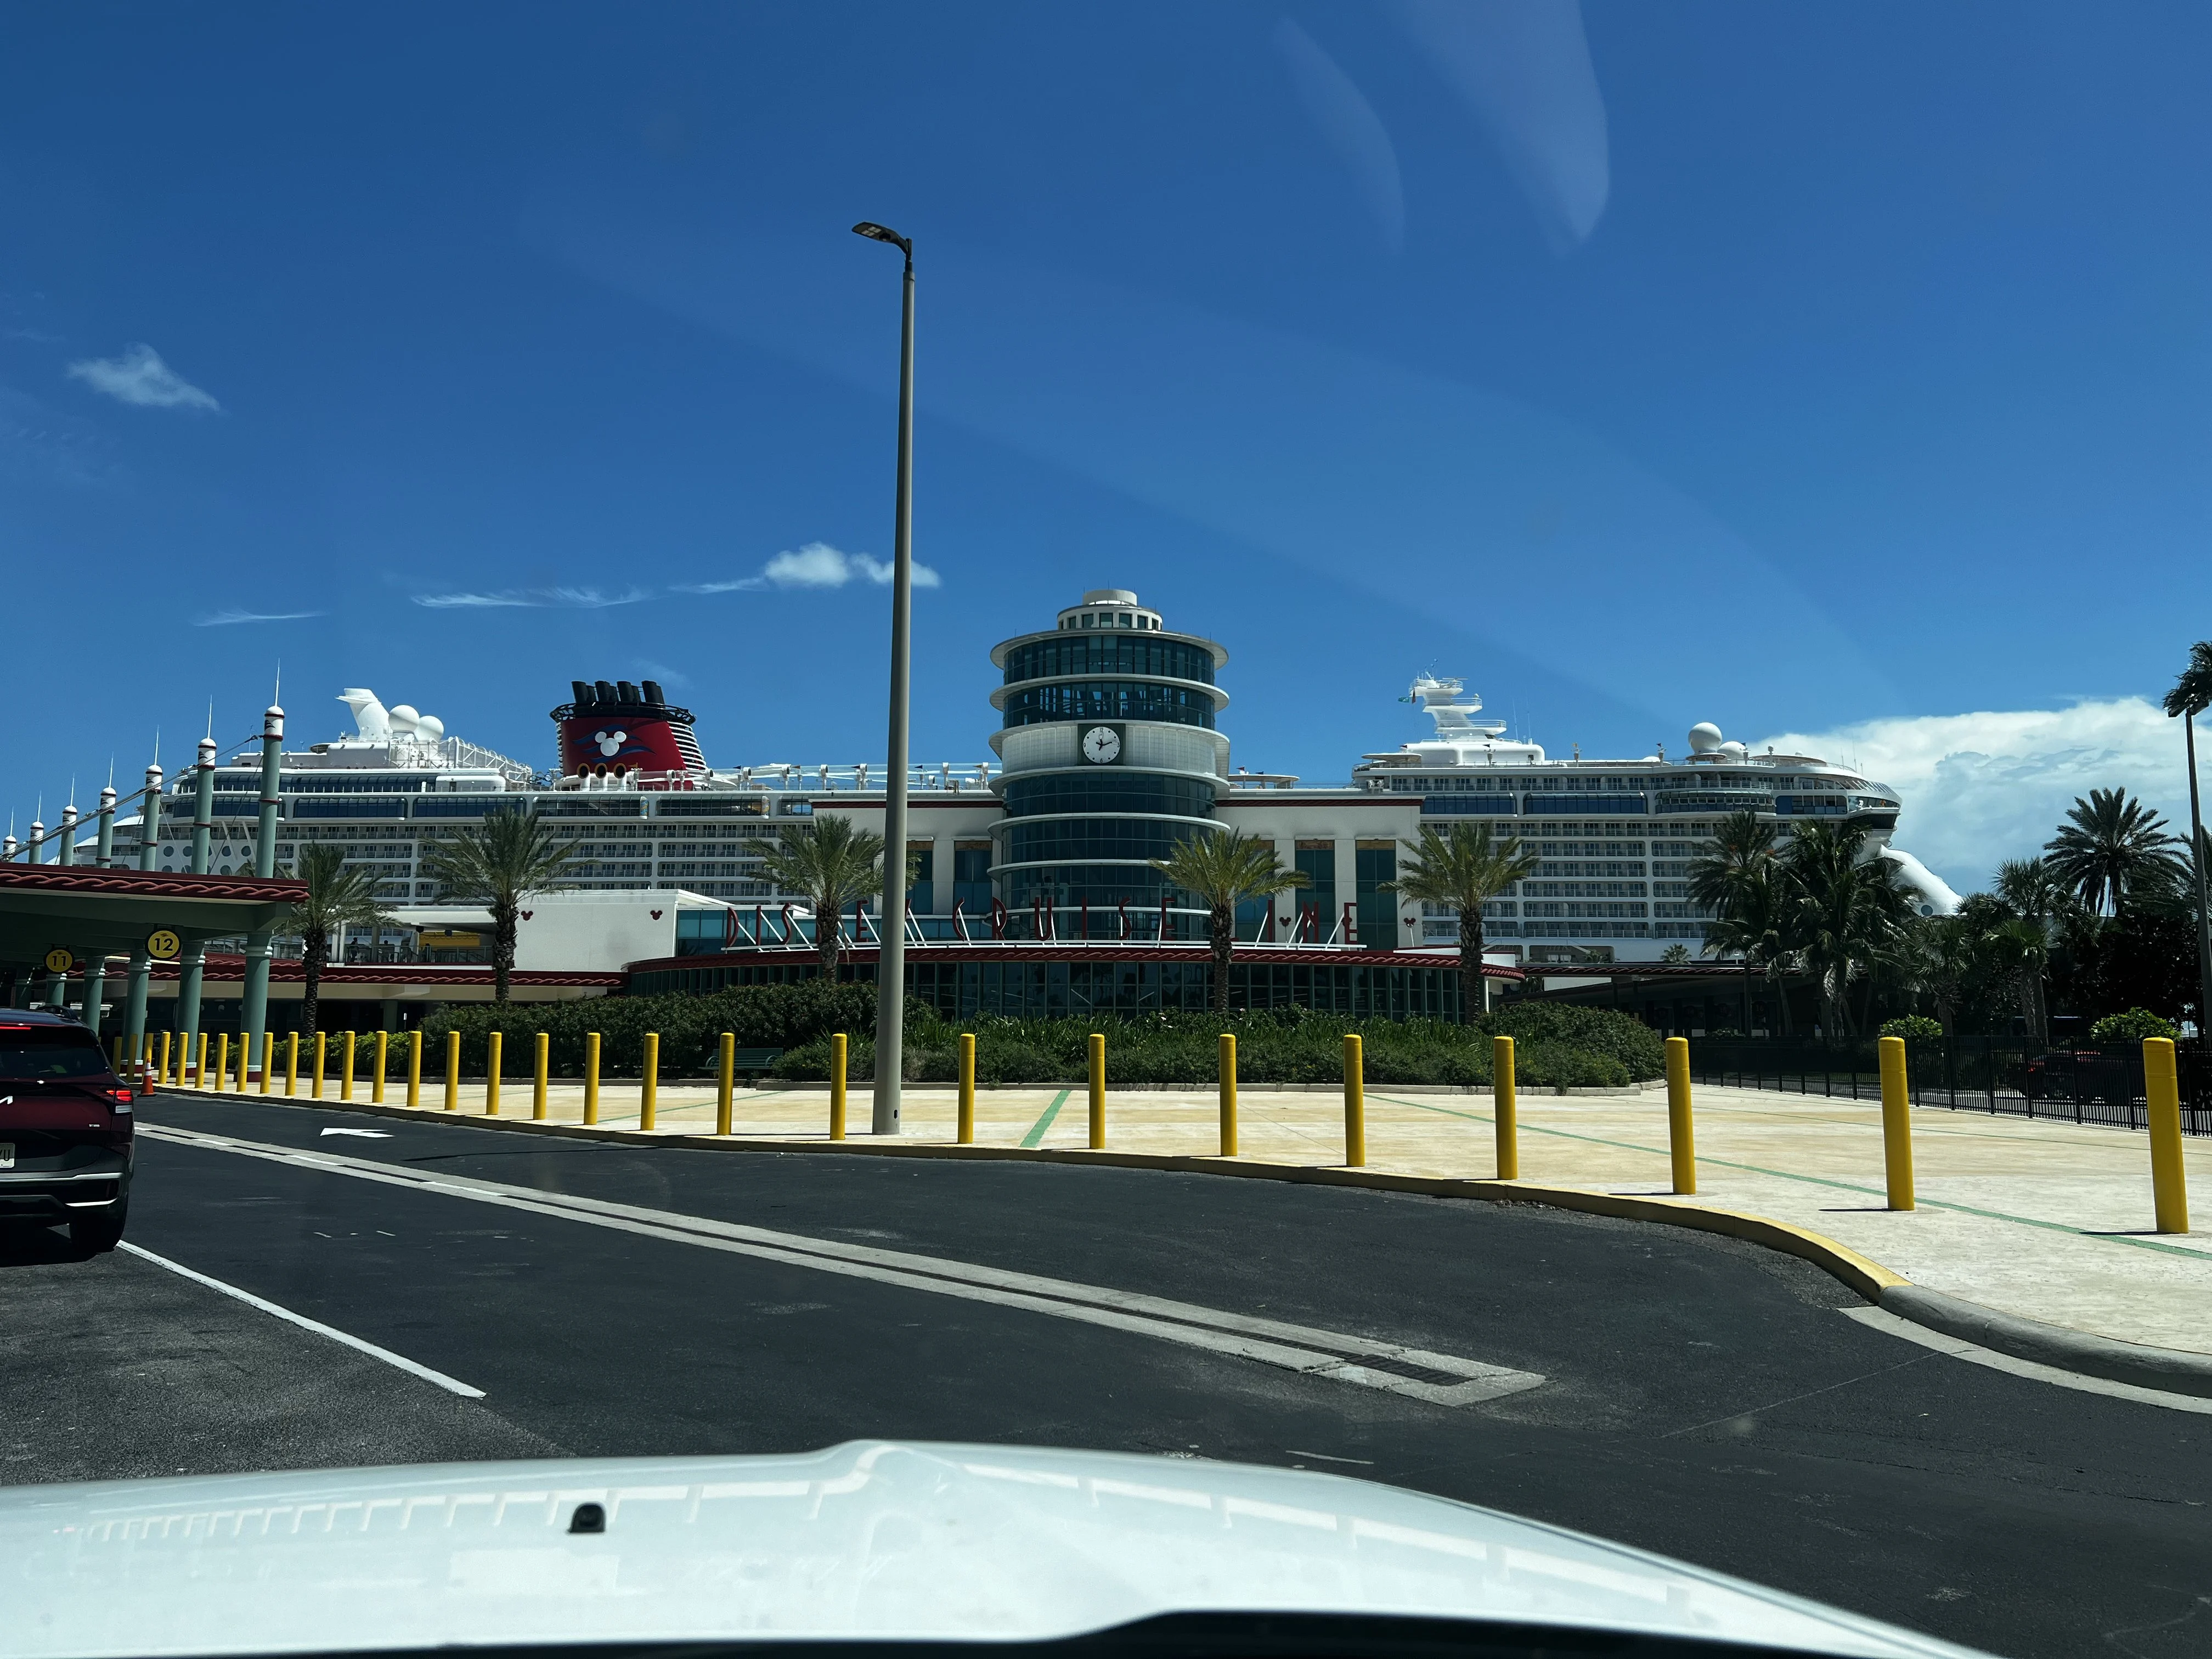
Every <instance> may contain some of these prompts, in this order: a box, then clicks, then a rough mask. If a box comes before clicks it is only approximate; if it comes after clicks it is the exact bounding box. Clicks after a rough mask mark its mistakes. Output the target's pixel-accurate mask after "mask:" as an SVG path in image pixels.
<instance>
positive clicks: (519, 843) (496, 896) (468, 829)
mask: <svg viewBox="0 0 2212 1659" xmlns="http://www.w3.org/2000/svg"><path fill="white" fill-rule="evenodd" d="M574 857H575V854H574V849H573V848H569V847H568V846H565V845H563V844H562V842H560V841H559V840H558V839H557V838H556V830H555V829H554V828H553V826H552V825H550V824H549V823H546V822H545V821H544V819H542V818H541V817H538V809H537V808H536V807H535V806H533V807H532V808H531V809H530V810H529V811H513V810H507V811H495V812H489V813H487V814H486V815H485V817H484V820H483V823H480V824H476V825H471V826H465V827H463V828H459V829H455V830H453V833H452V834H450V835H448V836H446V837H445V838H444V839H443V840H441V841H440V842H437V843H435V845H434V846H432V848H430V850H429V853H428V855H427V856H426V857H425V858H424V860H423V861H422V865H423V869H424V870H425V872H427V873H428V875H429V876H430V877H431V878H432V879H434V880H435V881H437V882H438V883H439V884H441V886H442V887H443V888H444V890H445V891H446V893H447V895H448V896H452V897H455V898H480V899H483V900H486V901H487V902H489V905H490V907H491V982H492V998H493V1000H495V1001H498V1002H505V1001H506V1000H507V991H508V988H509V987H510V985H511V984H512V982H513V976H514V935H515V933H516V930H517V929H518V928H519V927H520V925H521V920H522V906H523V902H524V901H525V900H526V899H527V898H529V897H530V896H531V895H532V894H533V893H539V892H543V891H544V890H546V889H547V888H549V887H551V886H552V885H554V884H556V882H558V881H559V880H560V879H561V878H562V875H563V874H564V873H565V872H566V871H567V870H568V865H569V863H570V861H571V860H573V859H574Z"/></svg>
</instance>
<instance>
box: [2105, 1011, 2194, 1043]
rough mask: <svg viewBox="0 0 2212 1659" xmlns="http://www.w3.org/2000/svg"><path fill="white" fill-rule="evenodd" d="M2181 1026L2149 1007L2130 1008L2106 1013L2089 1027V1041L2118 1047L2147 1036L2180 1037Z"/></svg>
mask: <svg viewBox="0 0 2212 1659" xmlns="http://www.w3.org/2000/svg"><path fill="white" fill-rule="evenodd" d="M2180 1035H2181V1030H2180V1028H2179V1026H2177V1025H2176V1024H2174V1023H2173V1022H2172V1020H2170V1019H2166V1018H2162V1017H2161V1016H2160V1015H2157V1014H2154V1013H2153V1012H2151V1011H2150V1010H2149V1009H2148V1008H2130V1009H2129V1010H2128V1011H2127V1012H2125V1013H2124V1014H2106V1016H2105V1017H2104V1018H2102V1019H2100V1020H2099V1021H2098V1022H2097V1023H2096V1024H2094V1025H2092V1026H2091V1027H2090V1028H2089V1041H2090V1042H2093V1043H2095V1044H2096V1045H2097V1046H2098V1047H2099V1048H2106V1047H2108V1046H2109V1047H2112V1048H2118V1047H2119V1046H2120V1045H2121V1044H2123V1043H2128V1042H2142V1040H2143V1039H2144V1038H2145V1037H2178V1036H2180Z"/></svg>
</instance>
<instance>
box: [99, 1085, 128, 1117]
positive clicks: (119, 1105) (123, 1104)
mask: <svg viewBox="0 0 2212 1659" xmlns="http://www.w3.org/2000/svg"><path fill="white" fill-rule="evenodd" d="M100 1092H101V1093H102V1094H104V1095H106V1097H108V1098H109V1099H110V1100H112V1101H113V1102H114V1103H115V1104H114V1105H113V1107H112V1108H111V1110H113V1111H118V1112H127V1111H129V1110H130V1109H131V1091H130V1090H128V1089H103V1090H101V1091H100Z"/></svg>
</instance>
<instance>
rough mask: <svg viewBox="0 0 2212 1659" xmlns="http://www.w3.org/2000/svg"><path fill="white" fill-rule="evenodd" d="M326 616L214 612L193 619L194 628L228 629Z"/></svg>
mask: <svg viewBox="0 0 2212 1659" xmlns="http://www.w3.org/2000/svg"><path fill="white" fill-rule="evenodd" d="M325 614H327V613H326V612H324V611H212V612H210V614H208V615H207V616H204V617H195V618H194V619H193V621H192V626H193V627H195V628H229V627H231V626H233V625H234V624H235V623H260V622H306V621H307V619H308V618H309V617H320V616H324V615H325Z"/></svg>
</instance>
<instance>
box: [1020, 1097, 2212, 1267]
mask: <svg viewBox="0 0 2212 1659" xmlns="http://www.w3.org/2000/svg"><path fill="white" fill-rule="evenodd" d="M1374 1098H1375V1099H1376V1100H1387V1101H1389V1103H1391V1104H1392V1105H1393V1106H1411V1107H1413V1108H1415V1109H1418V1110H1420V1111H1424V1112H1442V1113H1443V1115H1445V1116H1446V1117H1463V1118H1467V1119H1468V1120H1470V1121H1474V1122H1476V1123H1489V1122H1492V1121H1494V1120H1492V1118H1490V1117H1488V1116H1486V1115H1484V1114H1483V1113H1480V1112H1455V1111H1454V1110H1453V1109H1451V1108H1450V1107H1449V1106H1431V1105H1430V1104H1429V1103H1427V1102H1425V1101H1419V1100H1400V1099H1397V1098H1396V1097H1394V1096H1390V1095H1376V1096H1374ZM1521 1127H1522V1128H1523V1129H1525V1130H1527V1131H1528V1133H1531V1134H1540V1135H1552V1136H1553V1137H1555V1138H1557V1139H1560V1140H1580V1141H1586V1142H1588V1143H1589V1145H1590V1146H1614V1147H1618V1148H1620V1150H1621V1151H1623V1152H1649V1153H1650V1154H1651V1156H1652V1157H1654V1158H1665V1157H1666V1156H1667V1155H1668V1154H1667V1153H1666V1152H1664V1151H1662V1149H1660V1148H1659V1147H1656V1146H1638V1145H1637V1144H1636V1143H1635V1142H1634V1141H1632V1140H1607V1139H1605V1138H1604V1137H1603V1136H1601V1135H1578V1134H1576V1133H1573V1132H1572V1131H1571V1130H1568V1129H1546V1128H1541V1127H1538V1126H1537V1125H1535V1124H1533V1123H1524V1124H1522V1126H1521ZM1027 1144H1028V1143H1026V1142H1024V1145H1027ZM1698 1162H1699V1163H1700V1164H1711V1165H1712V1166H1713V1167H1714V1168H1715V1169H1717V1170H1742V1171H1743V1172H1744V1173H1745V1174H1747V1175H1763V1176H1773V1177H1774V1178H1775V1179H1776V1180H1777V1181H1800V1182H1804V1183H1805V1184H1806V1185H1807V1186H1808V1187H1832V1188H1835V1189H1836V1190H1837V1191H1838V1192H1844V1193H1864V1194H1867V1195H1868V1196H1869V1197H1872V1198H1881V1199H1887V1197H1888V1196H1889V1194H1887V1193H1886V1192H1884V1191H1883V1190H1882V1189H1881V1188H1879V1187H1860V1186H1855V1185H1854V1184H1853V1183H1851V1182H1848V1181H1831V1180H1829V1179H1828V1178H1827V1177H1826V1176H1808V1175H1798V1174H1796V1172H1794V1171H1792V1170H1769V1169H1766V1168H1765V1167H1764V1166H1762V1165H1760V1164H1735V1163H1731V1162H1730V1161H1729V1159H1727V1158H1706V1157H1704V1156H1703V1155H1700V1156H1699V1158H1698ZM1919 1202H1920V1204H1921V1205H1922V1206H1923V1207H1924V1208H1927V1209H1930V1210H1950V1211H1953V1212H1955V1213H1957V1214H1960V1215H1972V1216H1979V1217H1981V1218H1982V1219H1983V1220H1984V1221H2009V1222H2011V1223H2012V1224H2013V1225H2015V1226H2018V1227H2040V1228H2042V1229H2044V1230H2045V1231H2046V1232H2054V1233H2071V1234H2073V1235H2074V1237H2076V1238H2093V1239H2095V1240H2096V1241H2097V1242H2098V1243H2100V1244H2131V1245H2133V1246H2134V1247H2135V1248H2136V1249H2139V1250H2159V1251H2162V1252H2164V1253H2165V1254H2166V1255H2185V1256H2191V1257H2193V1258H2195V1259H2196V1260H2197V1261H2212V1255H2208V1254H2207V1253H2206V1252H2205V1251H2203V1250H2192V1249H2189V1248H2188V1247H2187V1246H2186V1245H2184V1244H2160V1243H2157V1242H2155V1241H2154V1240H2152V1239H2148V1238H2130V1237H2127V1236H2126V1235H2125V1234H2124V1233H2100V1232H2091V1231H2088V1230H2087V1228H2083V1227H2069V1226H2068V1225H2066V1224H2065V1223H2064V1222H2063V1221H2038V1220H2037V1219H2035V1218H2034V1217H2033V1216H2025V1215H2007V1214H2006V1213H2005V1212H2003V1211H2002V1210H1978V1209H1976V1208H1975V1207H1974V1206H1972V1205H1971V1204H1947V1203H1945V1202H1944V1201H1943V1200H1942V1199H1940V1198H1923V1199H1922V1200H1919Z"/></svg>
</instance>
